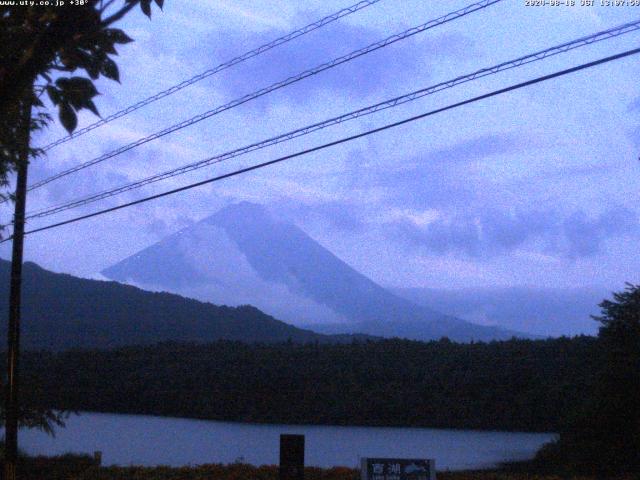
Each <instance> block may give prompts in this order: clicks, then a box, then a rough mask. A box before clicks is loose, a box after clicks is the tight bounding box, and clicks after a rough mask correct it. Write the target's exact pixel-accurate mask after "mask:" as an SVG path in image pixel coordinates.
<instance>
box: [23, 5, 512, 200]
mask: <svg viewBox="0 0 640 480" xmlns="http://www.w3.org/2000/svg"><path fill="white" fill-rule="evenodd" d="M501 1H502V0H482V1H481V2H477V3H474V4H472V5H469V6H467V7H465V8H462V9H460V10H456V11H455V12H451V13H448V14H446V15H444V16H442V17H439V18H437V19H435V20H431V21H429V22H427V23H424V24H422V25H419V26H417V27H413V28H410V29H408V30H405V31H404V32H401V33H398V34H396V35H392V36H390V37H387V38H386V39H384V40H381V41H379V42H375V43H372V44H371V45H368V46H366V47H364V48H361V49H358V50H355V51H353V52H351V53H348V54H347V55H343V56H341V57H338V58H336V59H334V60H331V61H330V62H326V63H323V64H321V65H319V66H317V67H314V68H311V69H309V70H305V71H304V72H302V73H299V74H297V75H294V76H291V77H289V78H287V79H285V80H282V81H280V82H276V83H274V84H272V85H270V86H268V87H265V88H262V89H260V90H258V91H256V92H253V93H250V94H247V95H245V96H243V97H240V98H238V99H236V100H233V101H231V102H229V103H227V104H225V105H221V106H219V107H216V108H214V109H212V110H209V111H207V112H204V113H201V114H200V115H196V116H195V117H192V118H190V119H188V120H184V121H182V122H180V123H177V124H175V125H172V126H170V127H167V128H165V129H163V130H160V131H159V132H156V133H153V134H151V135H149V136H147V137H143V138H140V139H138V140H136V141H135V142H132V143H129V144H127V145H124V146H122V147H120V148H117V149H116V150H112V151H111V152H108V153H105V154H104V155H101V156H99V157H97V158H94V159H92V160H89V161H87V162H85V163H82V164H80V165H77V166H75V167H72V168H69V169H68V170H64V171H62V172H60V173H57V174H55V175H53V176H51V177H48V178H45V179H44V180H41V181H39V182H36V183H34V184H32V185H30V186H29V188H28V190H35V189H36V188H40V187H42V186H44V185H46V184H48V183H50V182H53V181H54V180H57V179H59V178H62V177H65V176H67V175H70V174H72V173H75V172H78V171H80V170H83V169H85V168H87V167H90V166H92V165H95V164H97V163H100V162H103V161H105V160H108V159H110V158H113V157H115V156H117V155H120V154H122V153H124V152H127V151H129V150H131V149H133V148H136V147H139V146H140V145H144V144H145V143H148V142H151V141H152V140H156V139H158V138H161V137H164V136H165V135H168V134H170V133H173V132H176V131H178V130H182V129H184V128H186V127H189V126H191V125H194V124H196V123H198V122H201V121H203V120H205V119H207V118H210V117H212V116H214V115H217V114H219V113H222V112H224V111H226V110H230V109H232V108H234V107H237V106H239V105H242V104H244V103H247V102H249V101H251V100H255V99H256V98H259V97H262V96H264V95H266V94H268V93H271V92H273V91H275V90H278V89H280V88H283V87H286V86H288V85H291V84H292V83H296V82H299V81H301V80H303V79H305V78H307V77H311V76H313V75H317V74H318V73H320V72H323V71H325V70H328V69H330V68H334V67H337V66H338V65H341V64H343V63H346V62H348V61H351V60H354V59H355V58H358V57H361V56H362V55H366V54H368V53H371V52H373V51H375V50H379V49H381V48H383V47H386V46H388V45H391V44H393V43H395V42H398V41H400V40H404V39H406V38H409V37H412V36H413V35H416V34H418V33H422V32H425V31H427V30H429V29H431V28H434V27H437V26H439V25H442V24H444V23H447V22H450V21H452V20H456V19H458V18H461V17H464V16H466V15H469V14H470V13H473V12H476V11H478V10H482V9H484V8H487V7H488V6H490V5H493V4H495V3H499V2H501Z"/></svg>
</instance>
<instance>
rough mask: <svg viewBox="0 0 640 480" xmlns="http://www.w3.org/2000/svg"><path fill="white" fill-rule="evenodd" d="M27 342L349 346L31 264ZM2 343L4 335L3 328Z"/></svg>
mask: <svg viewBox="0 0 640 480" xmlns="http://www.w3.org/2000/svg"><path fill="white" fill-rule="evenodd" d="M10 266H11V264H10V263H9V262H7V261H5V260H0V312H4V313H5V316H4V317H3V318H6V312H7V308H8V306H7V303H6V302H7V299H8V298H9V294H8V285H9V274H10ZM22 290H23V301H22V329H21V343H22V345H23V346H24V347H25V348H43V349H52V350H60V349H66V348H72V347H82V348H106V347H115V346H122V345H134V344H138V345H140V344H151V343H156V342H163V341H178V342H210V341H214V340H218V339H228V340H241V341H245V342H282V341H287V340H289V339H291V340H292V341H295V342H308V341H320V342H329V341H351V337H347V338H339V337H337V338H336V337H326V336H323V335H318V334H316V333H314V332H311V331H308V330H302V329H299V328H296V327H293V326H291V325H288V324H286V323H284V322H281V321H279V320H276V319H274V318H273V317H271V316H269V315H266V314H264V313H263V312H261V311H260V310H258V309H257V308H255V307H251V306H241V307H226V306H216V305H212V304H209V303H202V302H199V301H197V300H192V299H187V298H183V297H180V296H178V295H174V294H170V293H164V292H162V293H155V292H146V291H144V290H140V289H139V288H136V287H132V286H129V285H122V284H119V283H116V282H105V281H97V280H87V279H82V278H77V277H73V276H71V275H66V274H59V273H53V272H50V271H47V270H44V269H42V268H40V267H39V266H38V265H36V264H35V263H30V262H27V263H25V265H24V271H23V288H22ZM0 331H1V333H0V341H3V342H6V331H5V330H4V329H0Z"/></svg>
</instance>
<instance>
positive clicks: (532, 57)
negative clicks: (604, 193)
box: [26, 20, 640, 219]
mask: <svg viewBox="0 0 640 480" xmlns="http://www.w3.org/2000/svg"><path fill="white" fill-rule="evenodd" d="M636 30H640V20H636V21H634V22H629V23H625V24H623V25H619V26H616V27H613V28H609V29H607V30H603V31H600V32H597V33H594V34H592V35H588V36H585V37H581V38H578V39H576V40H572V41H570V42H565V43H562V44H560V45H556V46H554V47H550V48H547V49H545V50H540V51H537V52H535V53H531V54H528V55H525V56H522V57H518V58H516V59H513V60H509V61H506V62H502V63H500V64H498V65H494V66H492V67H487V68H482V69H480V70H476V71H475V72H473V73H469V74H467V75H461V76H459V77H456V78H454V79H452V80H447V81H446V82H441V83H438V84H435V85H432V86H430V87H427V88H422V89H420V90H416V91H413V92H411V93H408V94H405V95H402V96H399V97H395V98H392V99H389V100H385V101H384V102H380V103H376V104H375V105H371V106H368V107H365V108H361V109H358V110H354V111H352V112H349V113H345V114H343V115H340V116H337V117H333V118H330V119H328V120H324V121H322V122H318V123H314V124H312V125H307V126H305V127H302V128H298V129H296V130H293V131H290V132H287V133H283V134H281V135H278V136H275V137H271V138H269V139H267V140H262V141H260V142H256V143H252V144H250V145H246V146H244V147H241V148H237V149H234V150H231V151H228V152H225V153H221V154H219V155H216V156H213V157H210V158H206V159H204V160H200V161H198V162H194V163H190V164H187V165H183V166H181V167H178V168H174V169H171V170H167V171H165V172H162V173H158V174H155V175H152V176H149V177H146V178H144V179H142V180H138V181H136V182H132V183H128V184H125V185H121V186H119V187H116V188H113V189H109V190H105V191H103V192H100V193H96V194H92V195H89V196H85V197H83V198H80V199H77V200H72V201H68V202H65V203H61V204H59V205H54V206H50V207H45V208H43V209H40V210H37V211H33V212H29V213H28V214H27V217H26V218H27V219H32V218H42V217H46V216H49V215H53V214H55V213H59V212H62V211H65V210H69V209H71V208H76V207H79V206H84V205H87V204H90V203H93V202H97V201H99V200H103V199H105V198H109V197H113V196H115V195H118V194H120V193H123V192H127V191H130V190H134V189H137V188H141V187H143V186H145V185H149V184H151V183H155V182H158V181H161V180H165V179H167V178H171V177H175V176H178V175H182V174H185V173H187V172H191V171H193V170H197V169H200V168H204V167H206V166H209V165H212V164H217V163H220V162H223V161H225V160H229V159H231V158H235V157H238V156H241V155H245V154H248V153H250V152H253V151H256V150H260V149H263V148H266V147H269V146H272V145H276V144H278V143H282V142H285V141H289V140H291V139H294V138H297V137H301V136H303V135H307V134H310V133H312V132H315V131H318V130H321V129H324V128H327V127H329V126H332V125H337V124H340V123H343V122H346V121H349V120H353V119H356V118H359V117H362V116H365V115H370V114H372V113H375V112H379V111H382V110H386V109H388V108H392V107H396V106H398V105H401V104H404V103H407V102H411V101H413V100H417V99H419V98H422V97H424V96H427V95H431V94H434V93H436V92H439V91H442V90H445V89H448V88H452V87H454V86H456V85H460V84H463V83H466V82H469V81H472V80H476V79H479V78H483V77H486V76H488V75H493V74H496V73H499V72H502V71H505V70H509V69H512V68H515V67H519V66H522V65H526V64H529V63H532V62H536V61H539V60H543V59H545V58H549V57H551V56H554V55H558V54H560V53H564V52H567V51H569V50H573V49H576V48H579V47H583V46H585V45H591V44H593V43H596V42H600V41H602V40H606V39H609V38H614V37H617V36H619V35H623V34H625V33H629V32H633V31H636Z"/></svg>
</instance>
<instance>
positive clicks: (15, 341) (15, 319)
mask: <svg viewBox="0 0 640 480" xmlns="http://www.w3.org/2000/svg"><path fill="white" fill-rule="evenodd" d="M29 95H31V91H29ZM30 100H31V99H30V97H29V98H28V99H26V100H25V103H24V104H23V106H22V108H23V112H22V118H21V120H22V125H21V127H20V130H22V132H21V133H22V142H21V144H20V148H21V151H20V158H19V159H18V160H19V161H18V165H17V173H18V174H17V180H16V205H15V212H14V216H13V241H12V254H11V285H10V291H9V328H8V333H7V339H8V350H7V386H6V396H5V416H6V419H5V459H4V480H15V479H16V463H17V460H18V411H19V409H18V406H19V404H18V361H19V358H20V300H21V286H22V253H23V246H24V216H25V209H26V202H27V167H28V164H29V140H30V133H31V101H30Z"/></svg>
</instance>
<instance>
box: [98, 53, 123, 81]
mask: <svg viewBox="0 0 640 480" xmlns="http://www.w3.org/2000/svg"><path fill="white" fill-rule="evenodd" d="M101 71H102V74H103V75H104V76H105V77H107V78H110V79H111V80H115V81H116V82H118V83H120V72H119V71H118V65H116V62H114V61H113V60H111V59H110V58H106V59H105V60H104V61H103V62H102V68H101Z"/></svg>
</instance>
